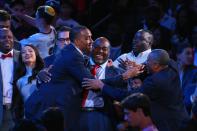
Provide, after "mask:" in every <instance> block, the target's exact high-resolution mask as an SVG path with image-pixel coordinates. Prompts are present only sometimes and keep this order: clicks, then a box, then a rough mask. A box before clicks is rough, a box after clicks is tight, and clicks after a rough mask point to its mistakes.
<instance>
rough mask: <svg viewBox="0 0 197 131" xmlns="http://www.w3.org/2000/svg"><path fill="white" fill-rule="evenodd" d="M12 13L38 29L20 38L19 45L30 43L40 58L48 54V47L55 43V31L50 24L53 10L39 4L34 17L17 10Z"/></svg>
mask: <svg viewBox="0 0 197 131" xmlns="http://www.w3.org/2000/svg"><path fill="white" fill-rule="evenodd" d="M13 14H14V15H15V16H16V17H17V18H21V19H23V20H25V21H26V22H28V23H30V24H31V25H33V26H36V27H37V28H38V29H39V33H36V34H33V35H31V36H30V37H28V38H26V39H22V40H20V44H21V46H25V45H26V44H32V45H34V46H35V47H36V48H37V49H38V51H39V53H40V56H41V57H42V58H45V57H47V56H49V49H50V48H51V47H53V46H54V44H55V35H56V31H55V29H54V27H53V26H52V25H51V24H52V23H53V20H54V18H55V10H54V9H53V8H52V7H50V6H40V7H38V9H37V11H36V18H32V17H30V16H28V15H24V14H22V13H19V12H14V13H13Z"/></svg>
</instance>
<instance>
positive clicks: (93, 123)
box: [80, 37, 121, 131]
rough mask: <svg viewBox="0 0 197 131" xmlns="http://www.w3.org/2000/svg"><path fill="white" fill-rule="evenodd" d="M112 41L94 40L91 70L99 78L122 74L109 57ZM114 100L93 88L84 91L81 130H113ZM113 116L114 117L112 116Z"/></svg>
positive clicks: (102, 38) (101, 38)
mask: <svg viewBox="0 0 197 131" xmlns="http://www.w3.org/2000/svg"><path fill="white" fill-rule="evenodd" d="M109 54H110V42H109V40H108V39H107V38H104V37H99V38H97V39H96V40H95V41H94V42H93V50H92V55H91V58H90V70H91V72H92V74H93V75H94V76H95V78H97V79H105V78H111V77H113V76H116V75H118V74H121V70H119V69H118V68H116V67H114V66H113V64H112V61H111V60H110V59H109ZM112 103H113V102H112V101H111V100H110V99H109V98H107V97H104V96H102V95H101V92H100V91H99V92H95V91H92V90H89V91H88V90H84V91H83V99H82V113H81V115H80V116H81V117H80V130H81V131H87V130H88V131H112V130H113V127H112V123H113V122H114V119H113V118H114V114H115V112H114V108H113V105H112ZM112 117H113V118H112Z"/></svg>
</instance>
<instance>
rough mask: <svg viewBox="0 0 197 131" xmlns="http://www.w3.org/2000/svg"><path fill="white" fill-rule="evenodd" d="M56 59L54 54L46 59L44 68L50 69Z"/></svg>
mask: <svg viewBox="0 0 197 131" xmlns="http://www.w3.org/2000/svg"><path fill="white" fill-rule="evenodd" d="M55 58H56V55H55V54H52V55H50V56H47V57H46V58H44V66H45V67H49V66H50V65H51V64H53V62H54V60H55Z"/></svg>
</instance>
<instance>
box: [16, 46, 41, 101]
mask: <svg viewBox="0 0 197 131" xmlns="http://www.w3.org/2000/svg"><path fill="white" fill-rule="evenodd" d="M19 60H20V61H21V63H22V64H23V67H22V68H21V69H20V70H19V73H20V76H21V77H20V78H19V79H18V80H17V83H16V84H17V88H18V90H19V91H20V93H21V95H22V97H23V102H24V103H25V101H26V100H27V99H28V97H29V96H30V95H31V94H32V93H33V92H34V91H35V90H37V87H36V75H37V73H38V72H39V71H40V70H41V69H42V68H43V67H44V62H43V60H42V58H41V57H40V55H39V53H38V50H37V49H36V48H35V47H34V46H33V45H25V46H24V47H23V48H22V50H21V54H20V56H19ZM24 67H25V68H24Z"/></svg>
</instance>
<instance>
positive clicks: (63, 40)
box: [44, 26, 71, 67]
mask: <svg viewBox="0 0 197 131" xmlns="http://www.w3.org/2000/svg"><path fill="white" fill-rule="evenodd" d="M70 30H71V28H70V27H67V26H62V27H61V28H60V29H59V30H58V31H57V36H56V43H55V46H54V48H53V54H52V55H50V56H48V57H46V58H45V59H44V62H45V67H49V66H50V65H51V64H52V63H53V61H54V60H55V57H56V55H57V54H58V53H59V52H60V50H61V49H63V48H64V46H66V45H68V44H70V38H69V32H70Z"/></svg>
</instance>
